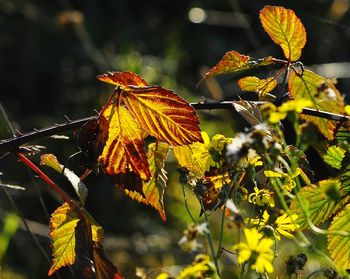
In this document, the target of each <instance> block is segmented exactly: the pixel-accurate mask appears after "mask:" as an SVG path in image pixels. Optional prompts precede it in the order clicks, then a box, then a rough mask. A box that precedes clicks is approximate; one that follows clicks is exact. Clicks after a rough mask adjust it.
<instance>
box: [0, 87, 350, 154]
mask: <svg viewBox="0 0 350 279" xmlns="http://www.w3.org/2000/svg"><path fill="white" fill-rule="evenodd" d="M115 92H116V91H115ZM234 103H235V101H222V102H206V101H205V102H195V103H190V105H191V106H192V107H194V108H195V109H196V110H216V109H234ZM252 103H255V104H257V105H262V104H265V103H266V102H261V101H257V102H252ZM301 113H302V114H305V115H310V116H316V117H320V118H325V119H329V120H334V121H349V120H350V117H349V116H346V115H341V114H335V113H330V112H326V111H321V110H316V109H311V108H303V111H302V112H301ZM97 119H98V116H97V115H96V116H90V117H86V118H81V119H77V120H73V121H70V120H69V121H66V122H65V123H61V124H55V125H54V126H51V127H47V128H43V129H40V130H34V131H31V132H29V133H24V134H20V135H18V136H15V137H12V138H8V139H4V140H0V153H4V152H8V151H12V152H18V149H19V147H20V146H21V145H23V144H26V143H28V142H31V141H33V140H36V139H39V138H43V137H48V136H52V135H55V134H59V133H64V132H68V131H71V130H74V129H77V128H80V127H82V126H83V125H84V124H85V123H87V122H89V121H92V120H97Z"/></svg>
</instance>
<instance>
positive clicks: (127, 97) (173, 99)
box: [123, 86, 202, 146]
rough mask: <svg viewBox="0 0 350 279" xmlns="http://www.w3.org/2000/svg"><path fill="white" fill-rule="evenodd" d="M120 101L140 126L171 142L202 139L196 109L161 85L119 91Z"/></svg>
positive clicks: (186, 142)
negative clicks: (121, 94)
mask: <svg viewBox="0 0 350 279" xmlns="http://www.w3.org/2000/svg"><path fill="white" fill-rule="evenodd" d="M123 101H124V103H125V104H126V106H127V108H128V109H129V111H130V113H131V114H132V116H133V117H134V118H135V119H136V120H137V121H138V123H140V125H141V127H142V128H143V129H144V130H146V131H147V132H148V133H149V134H150V135H151V136H154V137H155V138H157V139H158V140H159V141H163V142H166V143H168V144H170V145H172V146H177V145H185V144H190V143H192V142H196V141H199V142H201V141H202V137H201V133H200V131H199V127H198V125H199V121H198V118H197V116H196V112H195V110H194V108H193V107H192V106H190V105H189V104H188V103H187V101H185V100H184V99H182V98H180V97H179V96H177V95H176V94H175V93H174V92H172V91H169V90H166V89H164V88H162V87H156V86H153V87H149V88H134V89H131V90H128V91H123Z"/></svg>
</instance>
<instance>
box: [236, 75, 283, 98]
mask: <svg viewBox="0 0 350 279" xmlns="http://www.w3.org/2000/svg"><path fill="white" fill-rule="evenodd" d="M237 83H238V86H239V88H240V89H241V90H243V91H249V92H255V93H258V94H259V97H264V96H265V95H266V93H268V92H271V91H272V90H273V89H275V87H276V86H277V81H276V79H275V78H272V77H270V78H266V79H260V78H258V77H254V76H248V77H244V78H241V79H239V80H238V82H237Z"/></svg>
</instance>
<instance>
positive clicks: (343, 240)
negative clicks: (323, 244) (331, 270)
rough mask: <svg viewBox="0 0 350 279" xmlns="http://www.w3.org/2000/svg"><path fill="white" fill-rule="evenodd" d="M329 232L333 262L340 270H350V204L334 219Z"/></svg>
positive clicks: (328, 246) (329, 245) (329, 247)
mask: <svg viewBox="0 0 350 279" xmlns="http://www.w3.org/2000/svg"><path fill="white" fill-rule="evenodd" d="M328 231H329V234H328V235H327V239H328V245H327V248H328V251H329V254H330V256H331V258H332V260H333V261H334V263H335V264H336V265H337V266H338V267H339V268H342V269H348V268H350V204H348V205H347V206H346V207H345V208H344V209H342V210H341V211H340V212H339V213H338V214H337V215H336V216H335V217H334V218H333V221H332V224H331V225H330V227H329V229H328Z"/></svg>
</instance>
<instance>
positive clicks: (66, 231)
mask: <svg viewBox="0 0 350 279" xmlns="http://www.w3.org/2000/svg"><path fill="white" fill-rule="evenodd" d="M78 221H79V214H78V212H76V211H75V210H73V209H72V208H71V207H70V206H69V204H67V203H64V204H63V205H61V206H60V207H59V208H57V209H56V211H55V212H54V213H53V214H52V215H51V219H50V238H51V240H52V250H53V253H52V255H53V260H52V265H51V267H50V270H49V273H48V275H49V276H51V275H52V274H53V273H54V272H55V271H56V270H58V269H60V268H61V267H63V266H65V265H72V264H74V262H75V228H76V226H77V224H78Z"/></svg>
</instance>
